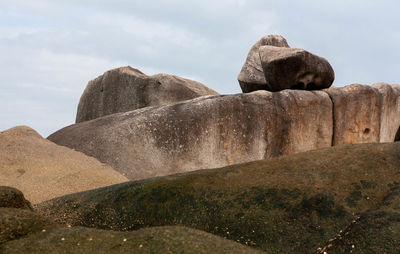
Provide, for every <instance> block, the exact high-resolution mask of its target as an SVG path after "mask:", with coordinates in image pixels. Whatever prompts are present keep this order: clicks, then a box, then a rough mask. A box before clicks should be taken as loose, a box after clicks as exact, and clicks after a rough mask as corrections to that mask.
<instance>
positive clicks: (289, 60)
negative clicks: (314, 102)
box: [259, 46, 335, 92]
mask: <svg viewBox="0 0 400 254" xmlns="http://www.w3.org/2000/svg"><path fill="white" fill-rule="evenodd" d="M259 54H260V60H261V66H262V69H263V72H264V76H265V79H266V81H267V89H266V90H268V91H272V92H277V91H281V90H284V89H302V90H320V89H324V88H328V87H330V86H331V85H332V83H333V80H334V79H335V73H334V71H333V69H332V66H331V65H330V64H329V62H328V61H327V60H326V59H325V58H322V57H319V56H316V55H314V54H311V53H310V52H308V51H306V50H304V49H295V48H284V47H275V46H262V47H260V48H259Z"/></svg>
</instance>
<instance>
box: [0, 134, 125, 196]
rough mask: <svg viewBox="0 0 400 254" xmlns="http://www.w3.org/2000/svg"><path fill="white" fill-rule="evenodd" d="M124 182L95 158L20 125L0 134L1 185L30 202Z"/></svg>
mask: <svg viewBox="0 0 400 254" xmlns="http://www.w3.org/2000/svg"><path fill="white" fill-rule="evenodd" d="M124 181H127V179H126V178H125V177H124V176H122V175H121V174H119V173H118V172H116V171H115V170H113V169H112V168H111V167H109V166H107V165H104V164H102V163H100V162H99V161H97V160H96V159H94V158H91V157H88V156H86V155H84V154H82V153H79V152H76V151H73V150H71V149H69V148H66V147H62V146H58V145H56V144H54V143H52V142H50V141H48V140H46V139H44V138H42V137H41V136H40V135H39V134H38V133H37V132H35V131H34V130H33V129H31V128H29V127H25V126H19V127H15V128H12V129H9V130H7V131H4V132H0V185H8V186H12V187H15V188H18V189H19V190H21V191H22V192H23V193H24V194H25V196H26V198H27V199H28V200H30V201H31V202H32V203H34V204H35V203H39V202H41V201H44V200H48V199H51V198H54V197H58V196H62V195H66V194H70V193H74V192H78V191H84V190H88V189H93V188H98V187H103V186H107V185H112V184H116V183H121V182H124Z"/></svg>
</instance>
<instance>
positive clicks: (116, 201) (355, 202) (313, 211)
mask: <svg viewBox="0 0 400 254" xmlns="http://www.w3.org/2000/svg"><path fill="white" fill-rule="evenodd" d="M399 181H400V144H398V143H393V144H364V145H348V146H342V147H333V148H328V149H321V150H317V151H311V152H306V153H302V154H296V155H292V156H283V157H280V158H277V159H273V160H267V161H258V162H251V163H246V164H240V165H234V166H230V167H226V168H221V169H212V170H200V171H196V172H191V173H186V174H181V175H175V176H169V177H161V178H155V179H149V180H144V181H137V182H129V183H124V184H119V185H114V186H110V187H106V188H101V189H96V190H92V191H86V192H82V193H78V194H73V195H69V196H65V197H61V198H58V199H54V200H51V201H48V202H45V203H42V204H40V205H38V206H37V209H38V210H39V211H40V212H41V213H43V214H45V215H48V216H51V217H52V218H54V219H55V220H57V221H58V222H61V223H69V224H72V225H78V226H87V227H95V228H101V229H112V230H136V229H139V228H144V227H150V226H161V225H183V226H187V227H191V228H196V229H200V230H204V231H206V232H210V233H213V234H216V235H219V236H222V237H226V238H228V239H231V240H234V241H238V242H240V243H243V244H247V245H250V246H254V247H256V248H260V249H262V250H265V251H267V252H268V253H313V252H317V249H318V248H320V247H323V246H325V245H326V244H327V243H329V240H330V239H332V238H334V237H335V236H336V235H337V234H338V233H339V232H340V231H341V230H345V229H346V228H348V227H349V225H352V221H353V220H355V219H357V218H358V217H361V219H360V222H362V221H364V220H363V218H364V217H363V216H365V218H366V219H365V221H366V222H365V223H367V222H368V221H370V222H368V223H372V224H375V222H374V220H375V219H374V218H376V216H375V217H374V216H372V214H374V213H373V212H372V211H375V210H376V211H378V210H379V209H381V207H382V206H383V204H384V200H385V199H386V198H387V196H388V195H389V194H390V193H392V192H393V186H395V185H396V184H397V183H398V182H399ZM391 186H392V187H391ZM389 208H390V209H392V210H393V213H390V214H388V216H386V215H385V218H386V219H385V220H386V221H388V224H387V225H386V228H387V231H385V230H379V231H377V232H376V233H378V236H376V237H375V239H377V240H376V243H375V246H378V247H377V248H381V249H387V250H389V249H394V248H398V246H399V245H398V243H394V242H393V241H392V242H390V241H379V238H385V237H387V238H391V237H392V236H394V235H396V234H398V232H399V229H398V227H395V232H394V233H390V232H389V231H390V230H391V229H390V227H391V225H392V224H393V225H397V224H395V223H396V222H395V219H393V218H396V216H397V215H396V214H397V213H398V212H399V208H398V206H397V208H396V207H392V205H390V206H389ZM389 208H387V209H389ZM385 209H386V208H385ZM368 216H369V217H368ZM371 216H372V217H371ZM368 218H369V219H368ZM368 223H367V224H366V225H368ZM376 223H378V222H376ZM361 225H364V224H362V223H361V224H360V226H359V227H360V229H359V230H356V227H355V229H354V230H356V231H355V232H357V234H359V235H360V236H359V240H357V241H361V239H364V237H366V238H368V237H372V236H371V235H370V234H368V233H367V231H365V230H363V227H361ZM376 225H378V224H376ZM396 230H397V231H396ZM364 232H365V235H364ZM389 233H390V234H389ZM354 239H356V238H354ZM357 239H358V238H357ZM367 240H368V239H367ZM367 240H365V242H366V241H367ZM394 244H396V245H394ZM343 246H344V247H343V248H348V245H347V243H345V242H344V243H343ZM350 247H351V246H350ZM338 248H339V247H338ZM366 253H367V252H366Z"/></svg>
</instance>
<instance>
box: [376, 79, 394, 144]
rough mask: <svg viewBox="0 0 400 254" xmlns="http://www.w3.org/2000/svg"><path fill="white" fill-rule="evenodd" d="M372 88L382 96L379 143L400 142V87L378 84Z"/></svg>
mask: <svg viewBox="0 0 400 254" xmlns="http://www.w3.org/2000/svg"><path fill="white" fill-rule="evenodd" d="M372 87H373V88H375V89H377V90H378V92H379V94H380V95H381V107H380V120H379V122H380V132H379V133H380V135H379V142H393V141H400V132H399V126H400V117H399V116H400V85H391V86H388V85H387V84H385V83H377V84H374V85H372ZM396 134H397V137H396Z"/></svg>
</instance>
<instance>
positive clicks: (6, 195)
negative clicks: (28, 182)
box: [0, 186, 32, 210]
mask: <svg viewBox="0 0 400 254" xmlns="http://www.w3.org/2000/svg"><path fill="white" fill-rule="evenodd" d="M0 207H7V208H21V209H31V210H32V206H31V203H30V202H29V201H28V200H26V199H25V197H24V194H23V193H22V192H21V191H19V190H17V189H15V188H12V187H8V186H0Z"/></svg>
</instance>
